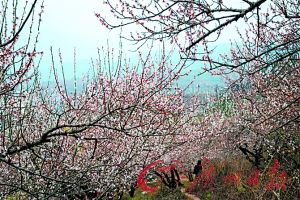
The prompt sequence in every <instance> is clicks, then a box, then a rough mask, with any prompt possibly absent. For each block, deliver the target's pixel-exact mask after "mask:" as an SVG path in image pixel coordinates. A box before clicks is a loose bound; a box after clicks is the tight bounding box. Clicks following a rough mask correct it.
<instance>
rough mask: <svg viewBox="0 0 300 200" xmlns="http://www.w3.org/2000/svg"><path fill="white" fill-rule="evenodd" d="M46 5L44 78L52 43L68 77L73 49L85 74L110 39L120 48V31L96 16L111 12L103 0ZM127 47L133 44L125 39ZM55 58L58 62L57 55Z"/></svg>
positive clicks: (42, 40)
mask: <svg viewBox="0 0 300 200" xmlns="http://www.w3.org/2000/svg"><path fill="white" fill-rule="evenodd" d="M233 1H237V0H233ZM233 3H234V2H233ZM44 6H45V10H44V13H43V17H42V20H43V21H42V24H41V35H40V38H39V43H38V47H39V49H40V50H42V51H44V52H45V54H44V57H43V60H42V63H41V65H40V69H41V71H42V78H45V77H47V76H45V75H47V72H48V69H49V68H50V66H51V62H50V61H51V59H50V58H51V57H50V50H49V49H50V46H52V47H53V50H54V52H55V53H56V56H57V54H58V49H59V48H60V49H61V52H62V54H63V61H64V66H65V69H66V71H67V79H72V77H73V75H72V72H73V50H74V48H76V55H77V56H76V63H77V72H78V73H79V74H82V73H85V72H87V70H88V68H89V63H90V59H91V58H97V47H102V46H106V44H107V40H108V41H109V44H110V46H115V47H117V43H118V41H119V38H118V34H119V32H120V30H114V31H109V30H107V29H106V28H105V27H103V26H102V25H101V24H100V22H99V21H98V19H97V18H96V17H95V12H101V13H102V14H103V12H104V13H105V12H109V11H108V10H107V7H105V5H103V3H102V0H45V2H44ZM124 31H126V28H125V29H124ZM233 31H235V30H233V29H232V28H231V29H230V30H228V34H225V38H224V36H222V37H223V38H220V40H219V43H220V44H222V43H224V41H227V38H226V35H231V36H232V34H233V33H232V32H233ZM126 48H127V49H130V48H134V47H131V46H129V45H128V44H126V42H125V49H126ZM126 53H127V52H126ZM55 60H56V61H58V57H56V59H55ZM56 64H58V62H57V63H56ZM58 66H59V65H58Z"/></svg>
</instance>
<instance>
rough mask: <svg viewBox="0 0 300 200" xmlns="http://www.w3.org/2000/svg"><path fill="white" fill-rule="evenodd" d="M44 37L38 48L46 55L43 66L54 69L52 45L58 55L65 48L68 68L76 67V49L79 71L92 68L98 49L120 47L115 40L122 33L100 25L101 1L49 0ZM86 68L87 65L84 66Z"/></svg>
mask: <svg viewBox="0 0 300 200" xmlns="http://www.w3.org/2000/svg"><path fill="white" fill-rule="evenodd" d="M44 6H45V11H44V13H43V17H42V20H43V21H42V24H41V35H40V38H39V43H38V47H39V49H41V50H43V51H44V52H45V55H44V58H43V62H42V66H41V67H43V68H45V65H46V66H50V65H51V63H50V50H49V49H50V46H52V47H53V50H54V52H55V53H56V54H57V52H58V48H60V49H61V52H62V54H63V60H64V63H65V67H70V66H71V67H72V66H73V65H72V63H73V50H74V48H76V52H77V53H76V54H77V56H76V60H77V63H78V71H79V72H80V71H81V72H84V71H86V69H87V68H88V67H89V66H88V65H89V61H90V58H92V57H93V58H95V57H96V55H97V47H101V46H103V45H106V43H107V39H108V38H109V39H110V42H109V43H110V44H111V45H113V44H116V43H115V42H116V40H112V38H115V37H118V34H117V33H118V32H117V31H113V32H109V31H108V30H107V29H106V28H104V27H103V26H101V25H100V23H99V22H98V19H97V18H96V17H95V15H94V13H95V11H97V10H100V9H101V6H103V4H101V1H99V0H45V3H44ZM82 65H84V66H82Z"/></svg>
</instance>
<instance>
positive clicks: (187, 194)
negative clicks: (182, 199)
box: [181, 188, 200, 200]
mask: <svg viewBox="0 0 300 200" xmlns="http://www.w3.org/2000/svg"><path fill="white" fill-rule="evenodd" d="M181 192H182V193H184V194H185V195H186V196H188V197H189V198H190V199H191V200H200V199H199V198H198V197H196V196H195V195H192V194H189V193H187V192H185V189H184V188H182V189H181Z"/></svg>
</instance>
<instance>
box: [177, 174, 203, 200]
mask: <svg viewBox="0 0 300 200" xmlns="http://www.w3.org/2000/svg"><path fill="white" fill-rule="evenodd" d="M180 179H181V180H182V181H187V180H188V178H187V177H185V176H181V177H180ZM185 190H186V189H185V188H181V192H182V193H184V194H185V195H186V196H187V197H189V198H190V199H191V200H200V199H199V198H198V197H196V196H195V195H192V194H190V193H187V192H186V191H185Z"/></svg>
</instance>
